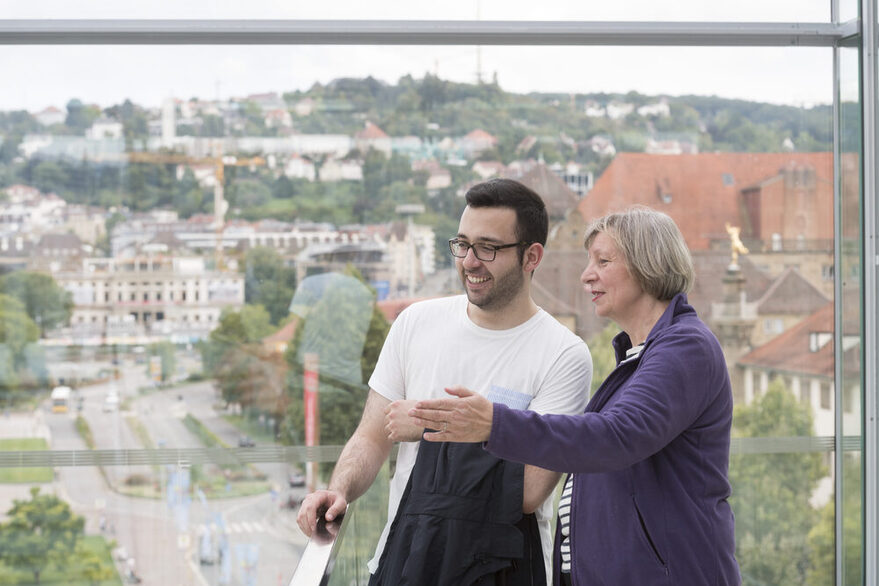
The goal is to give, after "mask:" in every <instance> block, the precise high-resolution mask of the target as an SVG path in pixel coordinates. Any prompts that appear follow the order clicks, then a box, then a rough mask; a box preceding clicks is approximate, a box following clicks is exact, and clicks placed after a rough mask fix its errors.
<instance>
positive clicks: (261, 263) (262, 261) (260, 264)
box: [243, 246, 296, 324]
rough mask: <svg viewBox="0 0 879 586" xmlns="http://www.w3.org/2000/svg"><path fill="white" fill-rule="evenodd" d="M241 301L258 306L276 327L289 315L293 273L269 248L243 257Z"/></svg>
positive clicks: (262, 248) (294, 272) (249, 251)
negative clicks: (242, 291)
mask: <svg viewBox="0 0 879 586" xmlns="http://www.w3.org/2000/svg"><path fill="white" fill-rule="evenodd" d="M243 270H244V301H245V303H248V304H250V305H262V306H263V307H265V308H266V310H267V311H268V312H269V318H270V321H271V323H273V324H278V323H280V322H281V321H282V320H283V319H284V318H286V317H287V316H288V315H289V313H290V309H289V308H290V301H291V300H292V299H293V292H294V291H295V289H296V271H295V270H294V269H292V268H290V267H287V266H285V264H284V259H283V258H281V255H280V254H278V252H277V251H275V250H274V249H272V248H267V247H263V246H259V247H255V248H251V249H250V250H248V251H247V254H246V255H245V257H244V266H243Z"/></svg>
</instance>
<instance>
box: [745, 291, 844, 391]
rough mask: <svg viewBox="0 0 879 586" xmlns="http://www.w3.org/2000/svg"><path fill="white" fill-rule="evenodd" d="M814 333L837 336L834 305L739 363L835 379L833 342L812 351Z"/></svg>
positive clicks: (825, 307) (748, 355) (821, 310)
mask: <svg viewBox="0 0 879 586" xmlns="http://www.w3.org/2000/svg"><path fill="white" fill-rule="evenodd" d="M812 333H823V334H832V333H833V303H827V304H826V305H825V306H824V307H822V308H821V309H819V310H818V311H816V312H815V313H813V314H812V315H810V316H809V317H807V318H806V319H804V320H803V321H801V322H800V323H798V324H797V325H795V326H793V327H792V328H789V329H788V330H786V331H784V332H783V333H781V334H779V335H778V336H776V337H775V338H773V339H771V340H770V341H769V342H767V343H765V344H763V345H762V346H759V347H757V348H755V349H754V350H752V351H750V352H748V353H747V354H745V355H744V356H742V357H741V358H740V359H739V364H741V365H743V366H756V367H762V368H769V369H773V370H781V371H786V372H801V373H805V374H810V375H814V376H824V377H828V378H833V366H834V356H833V339H832V338H831V339H830V341H828V342H827V343H826V344H824V345H823V346H822V347H821V348H819V349H818V350H816V351H812V350H811V349H810V348H809V344H810V334H812Z"/></svg>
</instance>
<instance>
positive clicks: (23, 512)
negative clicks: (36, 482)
mask: <svg viewBox="0 0 879 586" xmlns="http://www.w3.org/2000/svg"><path fill="white" fill-rule="evenodd" d="M30 494H31V498H30V500H18V499H16V500H14V501H13V505H12V508H11V509H10V510H9V512H8V513H7V517H8V519H9V520H8V521H6V522H5V523H0V561H2V562H3V563H4V564H5V565H7V566H9V567H10V568H15V569H19V570H25V571H29V572H32V573H33V576H34V582H35V583H37V584H39V583H40V572H41V571H42V570H43V568H46V567H49V566H54V567H57V568H63V567H65V566H66V565H68V564H69V563H70V561H71V560H72V558H73V557H74V555H75V551H76V545H77V542H78V540H79V539H80V537H82V535H83V528H84V527H85V520H84V519H83V518H82V517H79V516H77V515H74V514H73V512H72V511H71V510H70V505H68V504H67V503H65V502H64V501H62V500H61V499H59V498H58V497H57V496H55V495H49V494H40V489H39V488H38V487H33V488H31V490H30Z"/></svg>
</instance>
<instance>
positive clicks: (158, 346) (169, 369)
mask: <svg viewBox="0 0 879 586" xmlns="http://www.w3.org/2000/svg"><path fill="white" fill-rule="evenodd" d="M147 350H148V353H149V355H150V356H158V357H159V358H160V359H161V364H162V382H166V381H168V380H169V379H170V378H171V377H172V376H173V375H174V372H175V371H176V370H177V352H176V349H175V348H174V344H172V343H171V342H167V341H164V342H156V343H155V344H151V345H150V346H149V348H148V349H147Z"/></svg>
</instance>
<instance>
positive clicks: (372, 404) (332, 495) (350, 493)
mask: <svg viewBox="0 0 879 586" xmlns="http://www.w3.org/2000/svg"><path fill="white" fill-rule="evenodd" d="M389 403H390V401H389V400H388V399H386V398H384V397H382V396H381V395H379V394H378V393H376V392H375V391H374V390H372V389H370V390H369V395H368V396H367V398H366V405H365V406H364V407H363V416H362V417H361V418H360V423H359V424H358V425H357V429H356V430H355V431H354V434H353V435H352V436H351V439H349V440H348V443H346V444H345V448H344V449H343V450H342V454H341V455H340V456H339V461H338V462H336V467H335V469H334V470H333V476H332V478H331V479H330V485H329V488H328V489H327V490H318V491H315V492H314V493H312V494H310V495H308V496H307V497H306V498H305V500H303V501H302V506H301V507H300V508H299V515H298V517H297V518H296V522H297V523H298V524H299V528H300V529H302V531H303V532H304V533H305V534H306V535H308V536H311V533H312V532H313V531H314V528H315V526H316V525H317V519H318V516H319V515H320V514H324V517H325V518H326V520H327V521H332V520H333V519H335V518H336V517H337V516H339V515H340V514H341V513H343V512H344V511H345V507H347V506H348V503H350V502H352V501H354V500H355V499H356V498H358V497H360V496H361V495H363V493H365V492H366V491H367V489H369V487H370V485H371V484H372V482H373V481H374V480H375V477H376V475H377V474H378V471H379V468H381V465H382V464H383V463H384V461H385V460H387V458H388V454H390V451H391V446H392V442H391V441H390V440H389V439H388V438H387V435H386V434H385V429H384V426H385V408H386V407H387V406H388V404H389ZM324 509H325V511H326V512H324Z"/></svg>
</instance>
